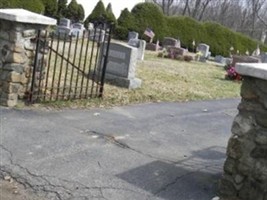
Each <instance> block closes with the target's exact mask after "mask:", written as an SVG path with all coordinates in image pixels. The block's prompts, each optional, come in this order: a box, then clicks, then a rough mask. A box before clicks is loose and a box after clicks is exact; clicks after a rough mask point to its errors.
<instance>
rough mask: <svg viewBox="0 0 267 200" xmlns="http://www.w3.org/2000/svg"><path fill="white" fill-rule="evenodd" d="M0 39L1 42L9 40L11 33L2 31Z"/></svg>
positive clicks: (0, 31)
mask: <svg viewBox="0 0 267 200" xmlns="http://www.w3.org/2000/svg"><path fill="white" fill-rule="evenodd" d="M0 39H1V40H7V41H8V40H9V33H8V32H7V31H5V30H0Z"/></svg>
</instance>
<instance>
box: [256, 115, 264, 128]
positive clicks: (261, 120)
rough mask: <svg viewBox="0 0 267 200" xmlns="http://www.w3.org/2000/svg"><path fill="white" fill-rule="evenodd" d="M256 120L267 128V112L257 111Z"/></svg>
mask: <svg viewBox="0 0 267 200" xmlns="http://www.w3.org/2000/svg"><path fill="white" fill-rule="evenodd" d="M255 117H256V122H257V124H258V125H260V126H262V127H263V128H267V113H256V115H255Z"/></svg>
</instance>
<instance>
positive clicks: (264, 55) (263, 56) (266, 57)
mask: <svg viewBox="0 0 267 200" xmlns="http://www.w3.org/2000/svg"><path fill="white" fill-rule="evenodd" d="M261 62H262V63H267V53H262V54H261Z"/></svg>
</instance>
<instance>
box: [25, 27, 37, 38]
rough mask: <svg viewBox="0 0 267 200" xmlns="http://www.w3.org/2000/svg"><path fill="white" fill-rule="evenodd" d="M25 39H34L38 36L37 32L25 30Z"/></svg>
mask: <svg viewBox="0 0 267 200" xmlns="http://www.w3.org/2000/svg"><path fill="white" fill-rule="evenodd" d="M22 35H23V37H34V36H36V30H35V29H30V30H24V31H23V32H22Z"/></svg>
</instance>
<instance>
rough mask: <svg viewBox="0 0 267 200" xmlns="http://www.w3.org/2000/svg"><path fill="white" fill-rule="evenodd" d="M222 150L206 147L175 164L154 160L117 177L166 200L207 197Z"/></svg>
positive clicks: (214, 186)
mask: <svg viewBox="0 0 267 200" xmlns="http://www.w3.org/2000/svg"><path fill="white" fill-rule="evenodd" d="M224 152H225V148H223V147H210V148H207V149H203V150H200V151H193V152H192V155H191V156H190V157H187V158H186V159H183V160H181V161H178V162H175V163H167V162H164V161H160V160H157V161H153V162H151V163H148V164H146V165H143V166H140V167H137V168H134V169H132V170H129V171H126V172H124V173H121V174H118V175H117V177H118V178H120V179H122V180H124V181H126V182H128V183H130V184H133V185H135V186H137V187H139V188H141V189H143V190H145V191H148V192H150V193H151V194H152V195H153V196H157V197H160V198H163V199H166V200H209V199H212V198H213V197H214V196H216V191H217V183H218V180H219V179H220V176H221V174H222V165H223V161H224V159H225V153H224Z"/></svg>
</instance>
